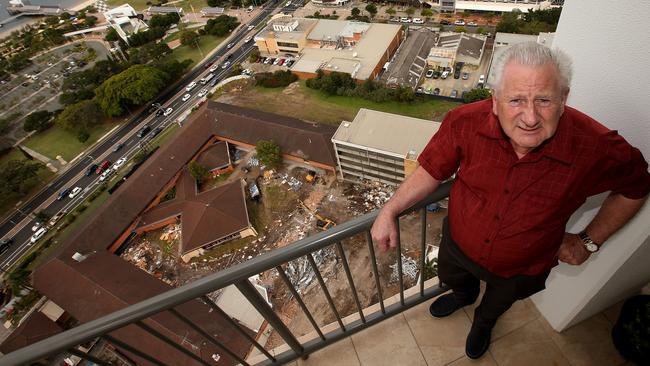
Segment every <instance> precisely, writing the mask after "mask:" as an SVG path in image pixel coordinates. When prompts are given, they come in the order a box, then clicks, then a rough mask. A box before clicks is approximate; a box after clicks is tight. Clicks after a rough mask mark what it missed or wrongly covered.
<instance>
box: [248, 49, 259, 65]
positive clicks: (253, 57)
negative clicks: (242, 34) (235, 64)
mask: <svg viewBox="0 0 650 366" xmlns="http://www.w3.org/2000/svg"><path fill="white" fill-rule="evenodd" d="M259 57H260V51H259V50H258V49H257V48H253V51H252V52H251V54H250V55H248V61H249V62H255V61H257V59H258V58H259Z"/></svg>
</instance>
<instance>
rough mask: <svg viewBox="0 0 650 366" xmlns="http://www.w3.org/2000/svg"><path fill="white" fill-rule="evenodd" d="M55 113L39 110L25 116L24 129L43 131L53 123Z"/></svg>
mask: <svg viewBox="0 0 650 366" xmlns="http://www.w3.org/2000/svg"><path fill="white" fill-rule="evenodd" d="M52 116H53V113H52V112H49V111H37V112H34V113H31V114H29V115H28V116H27V117H25V122H24V123H23V129H24V130H25V131H27V132H29V131H43V130H45V129H47V128H48V127H50V126H51V125H52Z"/></svg>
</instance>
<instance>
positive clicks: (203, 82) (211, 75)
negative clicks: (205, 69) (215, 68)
mask: <svg viewBox="0 0 650 366" xmlns="http://www.w3.org/2000/svg"><path fill="white" fill-rule="evenodd" d="M213 77H214V74H213V73H209V74H208V75H207V76H206V77H204V78H202V79H201V81H200V82H201V85H205V84H207V83H208V82H209V81H210V80H212V78H213Z"/></svg>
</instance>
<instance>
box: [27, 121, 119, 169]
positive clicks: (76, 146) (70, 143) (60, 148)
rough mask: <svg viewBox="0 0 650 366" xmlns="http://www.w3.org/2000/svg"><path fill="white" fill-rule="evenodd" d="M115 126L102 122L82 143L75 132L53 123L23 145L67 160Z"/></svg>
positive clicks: (50, 156) (49, 155)
mask: <svg viewBox="0 0 650 366" xmlns="http://www.w3.org/2000/svg"><path fill="white" fill-rule="evenodd" d="M115 126H116V125H115V124H111V123H102V124H100V125H99V126H96V127H94V128H93V129H92V130H91V131H90V138H89V139H88V140H87V141H86V142H83V143H82V142H79V140H77V136H75V134H73V133H70V132H68V131H66V130H64V129H62V128H60V127H59V126H56V125H55V126H53V127H52V128H50V129H48V130H47V131H44V132H41V133H39V134H36V135H34V136H32V137H30V138H29V139H28V140H27V141H25V146H27V147H29V148H30V149H32V150H35V151H37V152H39V153H41V154H43V155H45V156H47V157H49V158H50V159H56V157H57V155H61V156H62V157H63V159H65V160H66V161H68V162H69V161H70V160H72V159H73V158H74V157H75V156H77V155H79V153H81V152H82V151H83V150H84V149H86V148H88V147H89V146H91V145H92V144H93V143H95V141H97V140H98V139H99V138H100V137H102V136H103V135H104V134H106V133H107V132H108V131H110V130H111V129H112V128H113V127H115Z"/></svg>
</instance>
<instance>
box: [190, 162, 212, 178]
mask: <svg viewBox="0 0 650 366" xmlns="http://www.w3.org/2000/svg"><path fill="white" fill-rule="evenodd" d="M188 169H189V170H190V175H192V177H193V178H194V179H195V180H197V181H199V182H200V181H202V180H203V178H205V177H206V176H207V175H208V173H210V172H209V171H208V168H206V167H204V166H203V165H201V164H199V163H198V162H197V161H196V160H192V162H190V164H189V166H188Z"/></svg>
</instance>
